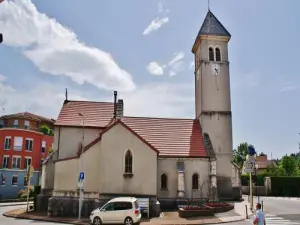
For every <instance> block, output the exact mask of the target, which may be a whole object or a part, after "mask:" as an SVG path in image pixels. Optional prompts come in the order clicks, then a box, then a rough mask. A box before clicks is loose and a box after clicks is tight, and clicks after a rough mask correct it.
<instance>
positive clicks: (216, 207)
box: [204, 202, 234, 213]
mask: <svg viewBox="0 0 300 225" xmlns="http://www.w3.org/2000/svg"><path fill="white" fill-rule="evenodd" d="M204 205H205V207H208V208H211V209H212V210H213V211H214V213H222V212H227V211H229V210H232V209H234V205H232V204H229V203H226V202H207V203H205V204H204Z"/></svg>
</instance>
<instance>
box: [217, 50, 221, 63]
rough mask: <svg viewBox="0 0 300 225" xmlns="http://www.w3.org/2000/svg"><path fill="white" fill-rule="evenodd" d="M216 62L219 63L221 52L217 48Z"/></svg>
mask: <svg viewBox="0 0 300 225" xmlns="http://www.w3.org/2000/svg"><path fill="white" fill-rule="evenodd" d="M216 61H217V62H221V51H220V49H219V48H216Z"/></svg>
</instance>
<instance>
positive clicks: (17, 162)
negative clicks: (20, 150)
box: [12, 156, 21, 169]
mask: <svg viewBox="0 0 300 225" xmlns="http://www.w3.org/2000/svg"><path fill="white" fill-rule="evenodd" d="M12 168H13V169H20V168H21V156H13V158H12Z"/></svg>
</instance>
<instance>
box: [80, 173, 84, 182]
mask: <svg viewBox="0 0 300 225" xmlns="http://www.w3.org/2000/svg"><path fill="white" fill-rule="evenodd" d="M79 180H84V172H80V173H79Z"/></svg>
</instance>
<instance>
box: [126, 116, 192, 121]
mask: <svg viewBox="0 0 300 225" xmlns="http://www.w3.org/2000/svg"><path fill="white" fill-rule="evenodd" d="M123 118H133V119H138V118H140V119H163V120H192V121H195V120H197V119H193V118H170V117H146V116H124V117H123Z"/></svg>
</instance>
